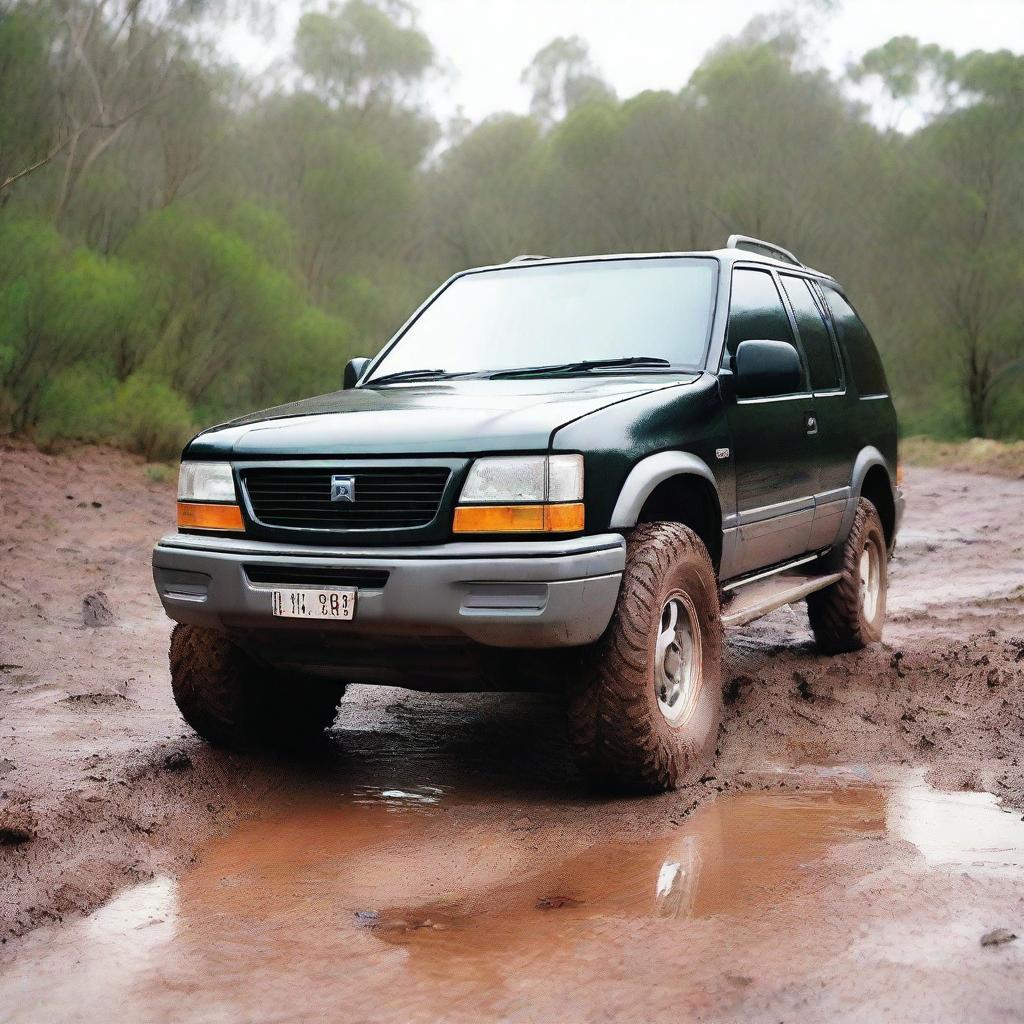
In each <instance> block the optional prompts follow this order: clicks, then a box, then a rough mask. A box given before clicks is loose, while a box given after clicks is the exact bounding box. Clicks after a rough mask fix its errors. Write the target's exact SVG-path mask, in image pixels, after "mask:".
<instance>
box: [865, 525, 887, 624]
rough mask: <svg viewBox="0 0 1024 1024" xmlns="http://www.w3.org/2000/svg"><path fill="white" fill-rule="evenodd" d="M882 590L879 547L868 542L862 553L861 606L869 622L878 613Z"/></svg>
mask: <svg viewBox="0 0 1024 1024" xmlns="http://www.w3.org/2000/svg"><path fill="white" fill-rule="evenodd" d="M881 592H882V573H881V564H880V561H879V557H878V548H877V547H876V546H875V545H874V544H871V543H868V544H865V545H864V550H863V551H862V552H861V553H860V606H861V611H862V612H863V613H864V618H865V619H867V620H868V622H872V621H874V618H875V616H876V615H877V614H878V598H879V595H880V594H881Z"/></svg>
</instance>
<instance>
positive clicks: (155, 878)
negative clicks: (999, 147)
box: [0, 450, 1024, 1021]
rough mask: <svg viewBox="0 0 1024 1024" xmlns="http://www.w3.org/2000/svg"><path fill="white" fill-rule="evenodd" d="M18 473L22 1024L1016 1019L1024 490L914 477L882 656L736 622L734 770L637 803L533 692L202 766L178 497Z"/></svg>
mask: <svg viewBox="0 0 1024 1024" xmlns="http://www.w3.org/2000/svg"><path fill="white" fill-rule="evenodd" d="M4 454H5V455H7V462H6V464H5V465H4V471H5V474H6V475H5V482H7V480H8V479H9V480H11V481H12V482H14V483H15V484H16V485H17V486H16V493H17V494H18V495H19V498H18V499H17V500H18V502H22V501H23V502H24V503H23V504H15V505H14V506H13V507H12V505H11V504H10V503H8V504H7V505H5V506H4V508H3V510H2V511H3V516H2V517H0V524H2V526H3V534H2V535H0V554H2V555H3V557H4V559H5V562H6V565H5V573H4V576H3V585H4V588H3V597H4V601H5V603H4V609H5V610H4V612H3V614H4V619H5V621H4V631H3V638H2V641H0V642H2V643H3V645H4V646H3V647H2V648H0V663H2V667H0V700H2V707H0V735H3V736H4V737H5V739H4V746H3V748H2V749H0V787H2V790H3V798H2V799H3V801H4V802H3V803H0V836H6V837H7V838H6V839H5V841H4V842H5V844H6V845H4V844H0V877H2V879H3V887H2V894H3V895H2V899H3V903H2V904H0V923H2V924H3V925H4V932H5V937H6V942H5V944H4V945H3V946H2V947H0V1019H4V1020H8V1019H9V1020H12V1021H36V1020H96V1019H104V1020H125V1021H135V1020H142V1019H144V1020H168V1021H171V1020H173V1021H190V1020H195V1021H221V1020H239V1019H244V1020H296V1019H322V1018H327V1019H344V1020H367V1021H370V1020H402V1021H405V1020H457V1021H461V1020H466V1021H470V1020H473V1021H479V1020H491V1019H498V1020H515V1021H553V1020H557V1021H577V1020H578V1021H590V1020H642V1021H644V1020H660V1019H665V1020H668V1019H672V1020H680V1019H683V1020H685V1019H700V1020H723V1021H724V1020H738V1019H743V1020H766V1021H767V1020H782V1019H788V1020H797V1019H799V1020H818V1019H820V1020H825V1019H828V1020H837V1019H838V1020H879V1019H885V1020H888V1019H899V1020H908V1021H910V1020H920V1021H935V1020H1018V1019H1020V1012H1021V1011H1020V1007H1021V1006H1022V1005H1024V970H1022V968H1024V885H1022V884H1021V883H1022V881H1024V831H1022V830H1024V823H1022V822H1021V813H1022V811H1021V808H1022V805H1024V782H1022V780H1021V770H1020V756H1021V754H1022V746H1024V744H1022V740H1021V737H1022V735H1024V680H1022V674H1024V636H1022V628H1021V618H1020V616H1021V610H1022V607H1024V589H1022V586H1021V584H1022V582H1024V522H1022V518H1024V517H1021V516H1020V511H1021V510H1022V509H1024V483H1021V482H1020V481H1011V480H997V479H995V478H983V477H967V476H964V475H960V474H952V473H943V472H941V471H937V470H933V471H918V472H911V473H910V474H909V482H910V488H911V500H912V505H911V513H910V515H909V516H908V522H907V527H906V531H905V533H904V536H903V543H902V544H901V550H900V557H899V558H898V560H897V561H896V562H895V563H894V566H893V569H894V573H893V584H892V588H893V589H892V595H891V601H890V611H891V625H890V628H889V630H888V631H887V635H886V644H885V645H883V646H880V647H878V648H875V649H873V650H871V651H866V652H862V653H860V654H857V655H853V656H848V657H843V658H831V659H830V658H821V657H818V656H817V655H815V654H814V653H813V651H812V650H811V649H810V647H809V644H808V633H807V630H806V625H805V620H804V618H803V615H802V612H801V611H800V610H792V611H790V610H784V611H781V612H779V613H776V614H775V615H773V616H772V617H770V618H769V619H766V620H764V621H763V622H762V623H759V624H756V625H755V626H754V627H752V628H750V629H748V630H745V631H743V632H741V633H738V634H734V635H733V636H732V637H731V638H730V645H729V664H728V679H729V689H728V698H729V705H728V711H727V718H726V723H725V727H724V729H723V734H722V739H721V745H720V757H719V761H718V764H717V767H716V769H715V772H714V775H713V777H709V778H708V779H706V780H704V782H703V783H702V784H701V785H699V786H697V787H695V788H694V789H693V790H689V791H685V792H679V793H675V794H668V795H665V796H662V797H657V798H652V799H647V800H639V801H637V800H633V801H624V800H606V799H601V798H598V797H596V796H594V795H591V794H589V793H588V792H587V791H586V790H585V789H584V788H583V787H582V785H581V784H580V781H579V779H578V778H577V777H576V775H575V772H574V770H573V768H572V766H571V763H570V762H569V759H568V755H567V750H566V747H565V743H564V738H563V736H562V732H561V722H560V707H559V704H558V701H557V700H556V699H554V698H550V697H544V696H540V695H528V696H515V697H508V696H482V697H478V696H469V697H462V696H443V697H431V696H424V695H415V694H408V693H403V692H402V691H398V690H382V689H369V688H353V689H352V690H351V691H350V693H349V695H347V697H346V699H345V701H344V703H343V704H342V707H341V710H340V715H339V720H338V724H337V727H336V736H337V741H338V742H337V747H338V750H337V754H336V755H334V756H332V757H330V758H328V759H327V760H326V761H324V762H319V763H316V764H307V765H299V766H295V765H285V764H274V763H266V762H259V761H255V760H251V759H246V758H240V757H231V756H227V755H223V754H219V753H217V752H214V751H210V750H208V749H206V748H204V747H203V746H202V745H201V744H199V743H198V742H197V741H196V740H195V739H194V737H192V736H191V734H189V733H188V730H187V729H186V728H185V727H184V726H183V725H181V724H180V722H179V720H178V719H177V718H176V716H175V714H174V711H173V707H172V705H171V704H170V701H169V698H168V695H167V692H166V677H165V668H164V662H163V657H164V649H165V638H166V630H167V624H166V622H165V621H163V620H162V619H161V617H160V615H159V613H158V609H157V608H156V607H155V601H154V600H153V599H152V598H151V597H150V595H149V593H148V588H149V581H148V543H149V541H150V540H151V538H152V536H153V535H154V533H156V532H158V531H159V525H157V524H158V523H159V521H160V518H161V516H163V517H165V518H168V517H169V512H170V507H171V501H170V499H171V494H170V489H169V488H168V487H167V486H166V485H158V484H153V483H146V482H145V481H144V479H143V477H142V471H141V469H140V468H139V467H138V466H135V465H133V464H132V463H131V462H130V461H129V460H125V459H124V458H123V457H122V456H114V455H108V454H105V453H94V452H92V453H90V452H87V453H85V454H83V455H80V456H78V458H77V463H76V464H77V465H78V467H79V468H80V469H81V468H83V467H82V463H83V462H84V463H85V465H84V470H85V472H84V476H85V477H87V478H89V479H91V480H94V481H96V483H95V485H94V487H95V493H90V494H88V495H82V496H79V495H75V500H74V501H73V502H72V501H71V499H67V498H65V497H64V495H63V488H64V486H65V485H64V483H63V481H64V479H66V472H67V469H68V464H67V462H66V461H64V460H60V459H57V460H45V459H43V457H41V456H39V455H38V454H37V453H34V452H28V451H27V450H25V451H15V452H13V456H16V458H12V457H11V456H12V453H4ZM90 459H92V460H94V462H93V463H91V464H90V462H89V460H90ZM0 493H4V492H0ZM6 493H7V494H8V495H10V494H11V493H12V492H11V489H10V488H8V489H7V490H6ZM21 495H24V496H25V497H24V498H23V499H22V498H21V497H20V496H21ZM80 500H85V501H86V502H87V503H86V505H85V507H84V508H79V501H80ZM94 500H95V501H99V502H100V504H101V508H102V510H104V511H103V512H102V513H100V510H97V509H94V508H93V506H92V501H94ZM58 501H63V502H65V503H66V504H67V505H68V506H70V508H69V510H68V511H67V512H66V513H65V515H64V516H62V517H60V519H57V518H56V517H54V519H53V520H52V521H51V522H50V523H49V524H47V523H46V522H45V521H44V517H40V516H39V515H38V514H37V513H34V512H33V509H38V508H39V507H48V505H47V503H48V502H49V503H51V504H54V503H57V502H58ZM62 511H63V507H62ZM100 514H102V515H103V516H104V517H106V516H108V515H109V516H111V517H114V518H116V520H117V521H118V522H119V523H120V524H122V528H121V532H120V533H119V535H118V537H117V539H116V540H114V539H112V538H111V536H110V535H109V534H105V533H103V532H102V531H98V530H96V529H95V528H93V529H89V527H90V526H93V527H94V526H95V519H96V518H98V517H99V515H100ZM69 565H70V566H71V568H72V570H73V571H71V572H70V573H69V572H68V566H69ZM8 567H9V568H8ZM95 589H103V590H104V591H105V592H106V593H107V594H108V596H109V599H110V604H111V606H112V607H113V608H114V611H115V614H116V616H117V619H116V622H115V624H114V625H113V626H111V627H107V628H105V629H88V628H86V627H83V626H82V625H81V621H82V620H81V617H80V616H81V607H80V606H81V600H82V598H83V596H85V594H86V593H89V592H91V591H93V590H95ZM12 666H13V667H12ZM6 737H9V739H7V738H6ZM19 829H20V830H21V833H22V834H20V835H14V834H13V833H17V832H18V830H19ZM4 830H6V831H4ZM12 830H13V833H12ZM11 838H15V839H17V840H18V841H17V842H11V841H10V840H11ZM82 912H86V913H85V916H82ZM1000 928H1002V929H1006V930H1007V933H1008V934H1020V935H1021V936H1022V939H1021V940H1010V941H1006V942H1001V943H996V944H992V945H984V946H983V945H982V944H981V939H982V937H983V936H986V935H988V934H989V933H991V932H993V931H994V930H996V929H1000ZM1004 937H1005V936H1004Z"/></svg>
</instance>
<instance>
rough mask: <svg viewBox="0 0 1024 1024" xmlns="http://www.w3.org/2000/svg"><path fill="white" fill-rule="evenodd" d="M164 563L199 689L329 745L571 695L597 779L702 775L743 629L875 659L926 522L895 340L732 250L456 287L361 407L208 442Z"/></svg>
mask: <svg viewBox="0 0 1024 1024" xmlns="http://www.w3.org/2000/svg"><path fill="white" fill-rule="evenodd" d="M178 499H179V500H178V532H177V533H175V534H172V535H170V536H168V537H165V538H164V539H163V540H161V541H160V542H159V544H158V545H157V546H156V549H155V551H154V553H153V572H154V577H155V580H156V586H157V590H158V591H159V594H160V598H161V600H162V601H163V605H164V608H165V609H166V611H167V614H168V615H169V616H170V617H171V618H172V619H174V620H176V621H177V622H178V623H179V625H177V626H175V628H174V631H173V633H172V636H171V653H170V659H171V677H172V685H173V689H174V695H175V698H176V700H177V702H178V706H179V707H180V708H181V711H182V713H183V714H184V716H185V718H186V719H187V720H188V722H189V723H190V724H191V725H192V726H194V728H195V729H196V730H197V731H198V732H199V733H200V734H201V735H203V736H205V737H206V738H207V739H209V740H211V741H213V742H216V743H221V744H224V745H228V746H244V745H251V744H255V743H266V742H271V743H286V744H291V745H299V746H305V745H306V744H308V743H311V742H314V741H317V740H319V739H320V738H322V737H323V735H324V730H325V727H327V726H329V725H330V723H331V721H332V719H333V716H334V713H335V710H336V708H337V704H338V701H339V700H340V697H341V694H342V692H343V689H344V686H345V684H346V683H349V682H356V683H382V684H389V685H398V686H404V687H409V688H415V689H422V690H437V691H443V690H461V691H474V690H495V689H496V690H518V689H532V688H535V687H538V686H558V687H564V688H566V689H567V691H568V697H569V726H570V735H571V739H572V743H573V746H574V748H575V751H576V753H577V756H578V759H579V763H580V765H581V766H582V768H583V769H584V771H585V772H586V773H587V774H588V775H589V776H590V777H591V778H593V779H595V780H597V781H599V782H602V783H605V784H609V785H612V786H614V787H617V788H625V789H633V790H656V789H663V788H669V787H672V786H676V785H680V784H682V783H686V782H688V781H692V780H694V779H696V778H698V777H699V776H700V775H701V774H702V772H703V771H704V769H705V768H706V766H707V762H708V760H709V758H710V757H711V756H712V754H713V751H714V749H715V741H716V737H717V733H718V726H719V719H720V713H721V703H722V693H721V690H722V673H721V657H722V629H723V626H739V625H742V624H743V623H746V622H749V621H751V620H752V619H755V618H757V617H758V616H760V615H764V614H765V613H766V612H769V611H771V610H772V609H774V608H778V607H779V606H781V605H783V604H788V603H792V602H795V601H798V600H801V599H806V601H807V607H808V612H809V616H810V623H811V627H812V629H813V631H814V635H815V637H816V638H817V642H818V645H819V647H820V648H821V649H822V650H823V651H826V652H829V653H835V652H840V651H850V650H853V649H855V648H858V647H862V646H863V645H865V644H867V643H870V642H872V641H876V640H878V639H879V637H880V636H881V632H882V623H883V620H884V617H885V599H886V567H887V562H888V558H889V555H890V553H891V551H892V547H893V543H894V539H895V536H896V530H897V528H898V526H899V521H900V516H901V512H902V506H903V498H902V494H901V490H900V487H899V484H898V476H897V467H896V417H895V413H894V411H893V405H892V401H891V400H890V397H889V393H888V387H887V385H886V381H885V375H884V373H883V371H882V365H881V362H880V360H879V357H878V353H877V351H876V349H875V346H874V343H873V342H872V340H871V337H870V335H869V334H868V331H867V329H866V328H865V327H864V324H863V323H862V322H861V320H860V318H859V317H858V316H857V314H856V312H855V311H854V309H853V307H852V306H851V305H850V303H849V302H848V301H847V299H846V297H845V296H844V294H843V291H842V288H841V287H840V286H839V285H838V284H837V283H836V282H835V281H834V280H833V279H832V278H830V277H827V276H826V275H824V274H821V273H818V272H817V271H814V270H810V269H808V268H807V267H805V266H803V265H802V264H801V263H800V262H799V261H798V260H796V258H795V257H793V256H792V255H791V254H790V253H788V252H786V251H785V250H783V249H780V248H779V247H777V246H774V245H771V244H770V243H766V242H760V241H758V240H756V239H751V238H747V237H745V236H739V235H734V236H733V237H732V238H730V239H729V243H728V246H727V247H726V248H725V249H721V250H718V251H715V252H693V253H671V254H663V255H627V256H600V257H587V258H582V259H547V258H541V257H532V256H530V257H526V256H524V257H520V258H518V259H516V260H513V261H512V262H511V263H509V264H506V265H504V266H496V267H486V268H483V269H478V270H470V271H466V272H465V273H461V274H457V275H456V276H455V277H453V278H452V279H451V280H450V281H448V282H447V283H446V284H444V285H443V286H442V287H441V288H440V289H438V291H437V292H435V293H434V294H433V295H432V296H431V297H430V298H429V299H428V300H427V301H426V302H425V303H424V304H423V305H422V306H421V307H420V308H419V309H418V310H417V311H416V313H415V314H414V315H413V316H412V317H411V318H410V320H409V321H408V323H406V324H405V326H404V327H403V328H402V329H401V330H400V331H399V332H398V334H397V335H396V336H395V338H394V339H393V340H392V341H391V342H390V343H389V344H388V345H387V346H386V347H385V348H384V349H383V351H382V352H381V353H380V354H379V355H378V356H377V357H376V358H375V359H372V360H370V359H358V360H353V361H352V362H351V363H350V364H349V366H348V368H347V370H346V379H345V387H344V389H343V390H342V391H339V392H335V393H332V394H328V395H324V396H322V397H320V398H311V399H308V400H306V401H302V402H296V403H295V404H292V405H286V406H281V407H280V408H276V409H267V410H265V411H263V412H260V413H256V414H253V415H251V416H245V417H242V418H240V419H236V420H233V421H231V422H230V423H225V424H222V425H221V426H218V427H214V428H212V429H210V430H206V431H204V432H203V433H201V434H200V435H199V436H198V437H196V438H195V439H194V440H193V441H192V442H191V443H190V444H189V445H188V446H187V448H186V449H185V452H184V455H183V461H182V467H181V477H180V484H179V493H178Z"/></svg>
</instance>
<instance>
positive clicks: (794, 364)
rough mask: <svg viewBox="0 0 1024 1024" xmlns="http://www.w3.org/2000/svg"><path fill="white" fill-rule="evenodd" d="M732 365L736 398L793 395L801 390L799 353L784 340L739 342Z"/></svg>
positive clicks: (801, 377)
mask: <svg viewBox="0 0 1024 1024" xmlns="http://www.w3.org/2000/svg"><path fill="white" fill-rule="evenodd" d="M735 365H736V395H737V397H738V398H770V397H772V396H773V395H792V394H794V393H795V392H797V391H800V390H802V388H803V383H804V373H803V367H801V365H800V354H799V353H798V352H797V350H796V349H795V348H794V347H793V346H792V345H790V344H789V342H787V341H760V340H755V341H741V342H740V344H739V347H738V348H737V349H736V364H735Z"/></svg>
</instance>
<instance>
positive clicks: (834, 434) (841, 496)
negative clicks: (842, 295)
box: [780, 273, 856, 549]
mask: <svg viewBox="0 0 1024 1024" xmlns="http://www.w3.org/2000/svg"><path fill="white" fill-rule="evenodd" d="M780 279H781V282H782V288H783V291H784V292H785V294H786V297H787V298H788V300H789V304H790V307H791V309H792V312H793V318H794V320H795V322H796V326H797V332H798V334H799V340H800V347H801V348H802V349H803V353H804V358H805V359H806V361H807V371H808V376H809V378H810V385H811V392H812V394H813V395H814V403H813V414H814V421H815V422H814V425H815V428H816V431H817V433H816V434H815V437H816V440H817V447H816V460H817V465H818V480H817V485H816V488H815V508H814V521H813V524H812V527H811V537H810V547H811V548H813V549H818V548H823V547H828V546H829V545H830V544H831V543H832V542H833V541H834V540H835V538H836V534H837V533H838V532H839V527H840V524H841V523H842V518H843V513H844V512H845V511H846V504H847V501H848V500H849V497H850V486H849V485H850V473H851V470H852V468H853V458H854V455H855V452H854V448H855V447H856V446H855V444H854V439H853V437H852V435H851V433H850V429H849V424H850V415H849V409H848V408H847V403H846V387H845V382H844V380H843V373H842V364H841V360H840V359H839V354H838V351H837V349H836V343H835V338H834V337H833V335H832V332H831V330H830V328H829V325H828V320H829V317H828V315H827V313H826V311H825V309H824V304H823V299H822V296H821V294H820V292H819V291H818V290H817V288H816V287H815V286H814V284H813V283H812V282H811V281H809V280H807V279H806V278H803V277H798V276H797V275H795V274H785V273H784V274H781V275H780Z"/></svg>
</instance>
